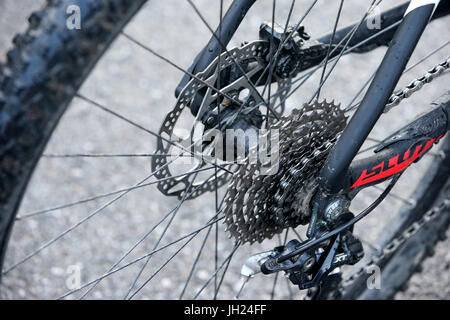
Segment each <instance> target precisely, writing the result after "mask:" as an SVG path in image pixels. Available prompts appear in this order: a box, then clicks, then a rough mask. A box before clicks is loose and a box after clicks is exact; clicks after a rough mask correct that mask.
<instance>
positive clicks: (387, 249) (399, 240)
mask: <svg viewBox="0 0 450 320" xmlns="http://www.w3.org/2000/svg"><path fill="white" fill-rule="evenodd" d="M449 208H450V198H449V195H447V197H446V199H445V200H443V201H442V202H441V203H440V204H439V205H437V206H435V207H433V208H431V209H430V210H428V211H427V212H426V213H425V214H424V215H423V216H422V218H420V219H419V220H417V221H415V222H413V223H412V224H411V225H409V226H408V227H407V228H405V230H404V231H403V232H402V234H401V235H400V236H398V237H396V238H394V239H392V240H391V241H390V242H389V243H388V244H387V245H385V246H384V247H383V248H382V249H381V250H379V251H378V252H377V253H375V254H373V255H372V256H371V257H370V259H369V261H367V263H366V264H365V265H364V266H362V267H360V268H359V269H358V271H356V272H355V273H353V274H352V275H351V276H349V277H347V278H346V279H344V280H343V281H342V282H341V283H340V285H339V288H338V289H337V290H338V291H339V292H340V293H343V292H344V291H345V288H347V287H349V286H350V285H352V284H353V283H354V282H355V281H356V280H357V279H358V278H359V277H361V276H362V275H364V274H368V273H369V271H370V270H371V267H372V266H374V265H376V264H377V263H378V262H379V261H381V260H382V259H384V258H385V257H386V256H388V255H391V254H393V253H395V252H396V251H397V250H398V249H399V248H400V247H401V246H402V245H403V244H404V243H405V242H406V241H408V240H409V239H410V238H411V237H412V236H414V235H415V234H416V233H417V232H418V231H419V230H420V229H421V228H423V227H424V226H425V225H426V224H428V223H429V222H431V221H433V220H434V219H436V218H437V217H438V216H439V215H440V214H442V213H443V212H445V210H446V209H449Z"/></svg>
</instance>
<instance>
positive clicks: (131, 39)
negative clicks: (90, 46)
mask: <svg viewBox="0 0 450 320" xmlns="http://www.w3.org/2000/svg"><path fill="white" fill-rule="evenodd" d="M121 34H122V35H123V36H124V37H125V38H127V39H128V40H130V41H131V42H133V43H135V44H136V45H138V46H139V47H141V48H142V49H144V50H146V51H148V52H149V53H151V54H153V55H154V56H156V57H157V58H159V59H161V60H163V61H165V62H167V63H168V64H170V65H171V66H172V67H174V68H175V69H178V70H180V71H181V72H183V73H184V74H187V75H188V76H189V77H191V78H193V79H195V80H197V81H199V82H201V83H202V84H203V85H205V86H206V87H208V88H209V89H211V90H212V91H214V92H215V93H218V94H221V95H223V96H224V97H226V98H228V99H229V100H230V101H233V102H234V103H236V104H238V105H240V104H241V102H239V101H238V100H236V99H234V98H232V97H231V96H229V95H227V94H226V93H223V92H220V91H219V90H217V88H215V87H214V86H212V85H210V84H208V83H207V82H206V81H204V80H202V79H200V78H199V77H197V76H196V75H194V74H192V73H191V72H189V71H187V70H185V69H183V68H181V67H179V66H178V65H176V64H175V63H173V62H172V61H170V60H169V59H167V58H166V57H164V56H162V55H160V54H159V53H157V52H156V51H155V50H153V49H151V48H150V47H148V46H146V45H145V44H143V43H142V42H140V41H138V40H136V39H134V38H133V37H132V36H130V35H129V34H127V33H125V32H123V31H122V32H121Z"/></svg>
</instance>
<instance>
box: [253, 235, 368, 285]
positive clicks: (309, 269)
mask: <svg viewBox="0 0 450 320" xmlns="http://www.w3.org/2000/svg"><path fill="white" fill-rule="evenodd" d="M301 245H302V243H301V242H300V241H298V240H296V239H294V240H291V241H289V242H288V243H287V244H286V245H285V246H279V247H276V248H275V249H274V250H273V253H272V255H271V256H270V257H269V258H268V259H267V260H266V261H265V262H264V263H263V264H262V266H261V272H262V273H263V274H270V273H275V272H278V271H284V272H286V273H287V275H288V277H289V280H290V281H291V282H292V283H293V284H295V285H298V287H299V289H300V290H303V289H308V288H312V287H316V286H318V285H320V284H321V283H322V281H323V280H324V279H325V278H326V277H327V276H328V274H329V273H330V272H332V271H333V270H334V269H336V268H338V267H340V266H342V265H354V264H356V263H357V262H358V261H359V260H361V258H362V257H363V255H364V250H363V247H362V244H361V241H360V240H359V239H357V238H356V237H355V236H354V235H353V234H352V233H351V232H350V231H349V230H345V231H343V232H341V233H339V234H337V235H336V236H335V237H334V238H331V239H330V240H329V241H327V242H324V244H323V246H322V247H320V248H311V249H309V250H307V251H305V252H303V253H302V254H301V255H299V256H295V257H293V258H290V259H288V260H286V261H283V262H278V258H279V257H281V256H285V255H286V254H289V253H291V252H293V251H294V250H295V249H297V248H299V247H300V246H301Z"/></svg>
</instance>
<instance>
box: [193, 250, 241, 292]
mask: <svg viewBox="0 0 450 320" xmlns="http://www.w3.org/2000/svg"><path fill="white" fill-rule="evenodd" d="M239 246H240V241H238V242H236V244H235V245H234V248H233V250H232V251H231V253H230V254H229V256H228V257H226V258H225V259H224V260H223V262H222V264H221V265H220V267H219V268H218V269H217V270H216V271H215V272H214V274H213V275H212V276H211V277H210V278H209V279H208V280H207V281H206V283H205V284H204V285H203V286H202V287H201V288H200V290H199V291H198V292H197V293H196V295H195V296H194V298H193V300H195V299H197V298H198V296H199V295H200V294H201V293H202V292H203V290H205V288H206V287H207V286H208V285H209V283H210V282H211V280H212V279H213V278H214V276H215V275H216V274H217V273H218V272H219V271H220V270H221V269H222V268H223V267H224V266H225V264H227V262H228V261H231V259H232V258H233V255H234V254H235V253H236V250H237V249H238V248H239Z"/></svg>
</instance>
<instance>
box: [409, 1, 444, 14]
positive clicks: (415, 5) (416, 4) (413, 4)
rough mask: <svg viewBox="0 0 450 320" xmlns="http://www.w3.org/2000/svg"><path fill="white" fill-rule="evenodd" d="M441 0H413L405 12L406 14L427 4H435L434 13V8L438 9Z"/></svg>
mask: <svg viewBox="0 0 450 320" xmlns="http://www.w3.org/2000/svg"><path fill="white" fill-rule="evenodd" d="M439 2H440V0H411V2H410V3H409V6H408V9H406V12H405V16H406V15H407V14H408V13H410V12H411V11H413V10H415V9H417V8H419V7H422V6H426V5H429V4H434V9H433V13H434V10H436V7H437V6H438V4H439Z"/></svg>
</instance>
